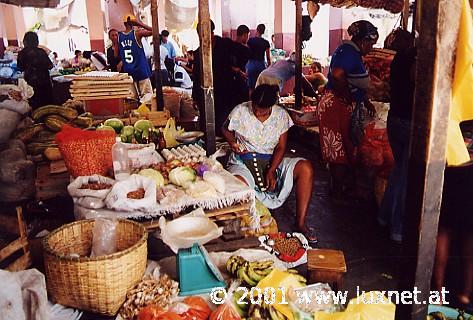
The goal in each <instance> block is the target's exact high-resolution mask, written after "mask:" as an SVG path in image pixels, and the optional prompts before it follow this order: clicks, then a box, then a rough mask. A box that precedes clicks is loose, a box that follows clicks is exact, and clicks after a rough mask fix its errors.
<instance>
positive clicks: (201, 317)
mask: <svg viewBox="0 0 473 320" xmlns="http://www.w3.org/2000/svg"><path fill="white" fill-rule="evenodd" d="M170 311H172V312H175V313H177V314H178V315H179V316H180V317H181V318H182V320H207V319H208V318H209V316H210V314H211V313H212V310H211V309H210V307H209V305H208V304H207V302H206V301H205V299H204V298H202V297H199V296H192V297H187V298H185V299H184V300H183V301H182V302H177V303H175V304H174V305H172V306H171V308H170Z"/></svg>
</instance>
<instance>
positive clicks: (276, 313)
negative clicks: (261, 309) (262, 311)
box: [268, 306, 281, 320]
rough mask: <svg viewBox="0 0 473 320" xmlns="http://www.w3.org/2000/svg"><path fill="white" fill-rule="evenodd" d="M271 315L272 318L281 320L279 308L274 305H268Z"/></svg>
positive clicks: (272, 319)
mask: <svg viewBox="0 0 473 320" xmlns="http://www.w3.org/2000/svg"><path fill="white" fill-rule="evenodd" d="M268 311H269V315H270V316H271V320H281V318H280V317H279V316H278V312H277V310H276V309H275V308H274V307H273V306H269V307H268Z"/></svg>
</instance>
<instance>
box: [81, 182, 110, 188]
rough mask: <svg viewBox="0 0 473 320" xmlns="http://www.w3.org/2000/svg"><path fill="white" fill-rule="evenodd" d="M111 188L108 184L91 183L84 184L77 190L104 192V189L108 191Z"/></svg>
mask: <svg viewBox="0 0 473 320" xmlns="http://www.w3.org/2000/svg"><path fill="white" fill-rule="evenodd" d="M111 187H112V185H111V184H108V183H100V182H91V183H84V184H83V185H82V186H81V187H80V188H79V189H90V190H105V189H110V188H111Z"/></svg>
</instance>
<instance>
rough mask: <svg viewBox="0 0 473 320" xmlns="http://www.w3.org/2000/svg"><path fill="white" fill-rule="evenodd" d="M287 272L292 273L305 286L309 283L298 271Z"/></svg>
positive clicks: (288, 270) (290, 270)
mask: <svg viewBox="0 0 473 320" xmlns="http://www.w3.org/2000/svg"><path fill="white" fill-rule="evenodd" d="M286 272H288V273H291V274H292V275H293V276H294V277H295V278H296V279H297V281H299V282H300V283H301V284H304V285H305V284H306V283H307V279H306V278H305V277H304V276H303V275H301V274H299V271H297V270H296V269H287V270H286Z"/></svg>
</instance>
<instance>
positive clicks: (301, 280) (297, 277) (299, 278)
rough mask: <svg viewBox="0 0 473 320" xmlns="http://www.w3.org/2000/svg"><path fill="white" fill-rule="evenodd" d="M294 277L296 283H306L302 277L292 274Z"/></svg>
mask: <svg viewBox="0 0 473 320" xmlns="http://www.w3.org/2000/svg"><path fill="white" fill-rule="evenodd" d="M293 276H294V277H296V279H297V281H299V282H302V283H306V282H307V279H306V278H305V277H304V276H301V275H300V274H293Z"/></svg>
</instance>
